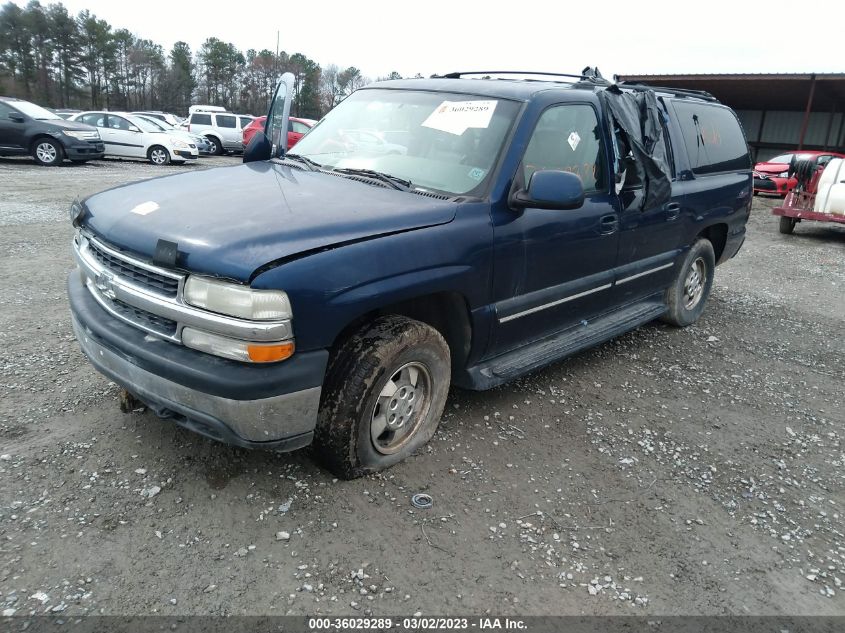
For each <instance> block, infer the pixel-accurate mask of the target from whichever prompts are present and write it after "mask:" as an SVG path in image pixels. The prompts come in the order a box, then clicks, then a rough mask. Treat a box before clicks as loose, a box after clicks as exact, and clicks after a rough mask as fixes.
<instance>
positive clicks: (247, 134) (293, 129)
mask: <svg viewBox="0 0 845 633" xmlns="http://www.w3.org/2000/svg"><path fill="white" fill-rule="evenodd" d="M266 120H267V117H266V116H260V117H258V118H256V119H253V120H252V123H250V124H249V125H247V126H246V127H245V128H244V147H246V146H247V145H248V144H249V142H250V141H251V140H252V137H253V136H255V133H256V132H258V131H261V130H264V122H265V121H266ZM316 123H317V122H316V121H315V120H314V119H300V118H298V117H293V116H292V117H290V118H289V119H288V149H290V148H291V147H293V146H294V145H296V143H297V141H299V139H301V138H302V137H303V136H305V133H306V132H307V131H308V130H310V129H311V128H312V127H314V126H315V125H316Z"/></svg>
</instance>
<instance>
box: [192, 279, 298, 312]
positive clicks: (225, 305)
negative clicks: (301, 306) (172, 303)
mask: <svg viewBox="0 0 845 633" xmlns="http://www.w3.org/2000/svg"><path fill="white" fill-rule="evenodd" d="M183 296H184V299H185V302H186V303H189V304H191V305H192V306H196V307H198V308H204V309H206V310H210V311H211V312H219V313H220V314H226V315H229V316H233V317H239V318H241V319H250V320H253V321H278V320H281V319H289V318H291V316H292V311H291V307H290V301H289V300H288V296H287V294H285V293H284V292H282V291H281V290H253V289H252V288H250V287H249V286H242V285H240V284H233V283H229V282H226V281H217V280H216V279H208V278H204V277H196V276H193V275H192V276H190V277H188V280H187V281H186V282H185V289H184V295H183Z"/></svg>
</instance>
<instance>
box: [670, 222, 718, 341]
mask: <svg viewBox="0 0 845 633" xmlns="http://www.w3.org/2000/svg"><path fill="white" fill-rule="evenodd" d="M715 272H716V255H715V253H714V252H713V244H711V243H710V240H706V239H703V238H701V239H698V240H697V241H696V242H695V243H694V244H693V245H692V248H690V250H689V252H688V253H687V256H686V257H685V258H684V261H683V263H682V264H681V266H680V268H678V274H677V276H676V277H675V280H674V281H673V282H672V285H671V286H669V288H667V289H666V305H667V307H668V308H669V311H668V312H667V313H666V314H665V315H663V317H661V318H662V320H663V321H665V322H666V323H669V324H671V325H674V326H676V327H686V326H688V325H692V324H693V323H695V322H696V321H698V318H699V317H700V316H701V313H702V312H704V306H705V305H706V304H707V298H708V297H709V296H710V288H712V286H713V275H714V273H715Z"/></svg>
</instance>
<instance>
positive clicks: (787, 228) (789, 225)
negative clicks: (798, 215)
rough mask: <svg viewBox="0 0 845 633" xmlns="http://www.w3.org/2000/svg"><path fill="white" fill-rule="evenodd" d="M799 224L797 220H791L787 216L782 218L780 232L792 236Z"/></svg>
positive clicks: (779, 224)
mask: <svg viewBox="0 0 845 633" xmlns="http://www.w3.org/2000/svg"><path fill="white" fill-rule="evenodd" d="M796 224H797V222H796V221H795V218H789V217H787V216H785V215H782V216H780V222H778V231H780V232H781V233H783V234H784V235H790V234H791V233H792V231H794V230H795V225H796Z"/></svg>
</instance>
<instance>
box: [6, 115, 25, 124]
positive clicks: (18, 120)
mask: <svg viewBox="0 0 845 633" xmlns="http://www.w3.org/2000/svg"><path fill="white" fill-rule="evenodd" d="M9 118H10V119H11V120H12V121H14V122H15V123H23V122H24V121H25V120H26V119H24V116H23V115H22V114H20V113H18V112H9Z"/></svg>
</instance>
